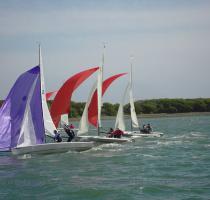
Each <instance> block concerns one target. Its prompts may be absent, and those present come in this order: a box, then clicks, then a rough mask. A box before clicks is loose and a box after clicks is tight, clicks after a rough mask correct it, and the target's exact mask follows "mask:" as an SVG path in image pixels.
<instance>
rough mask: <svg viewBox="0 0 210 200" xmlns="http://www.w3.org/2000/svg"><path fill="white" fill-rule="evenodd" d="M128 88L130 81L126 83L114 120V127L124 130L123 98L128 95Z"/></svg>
mask: <svg viewBox="0 0 210 200" xmlns="http://www.w3.org/2000/svg"><path fill="white" fill-rule="evenodd" d="M129 89H130V83H128V85H127V87H126V89H125V92H124V94H123V97H122V100H121V103H120V106H119V108H118V112H117V117H116V122H115V129H117V128H119V129H120V130H122V131H125V121H124V112H123V106H124V104H125V99H126V97H127V96H128V91H129Z"/></svg>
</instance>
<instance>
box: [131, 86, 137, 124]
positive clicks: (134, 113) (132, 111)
mask: <svg viewBox="0 0 210 200" xmlns="http://www.w3.org/2000/svg"><path fill="white" fill-rule="evenodd" d="M129 97H130V113H131V123H132V127H134V128H139V123H138V119H137V116H136V111H135V106H134V100H133V92H132V89H131V87H130V91H129Z"/></svg>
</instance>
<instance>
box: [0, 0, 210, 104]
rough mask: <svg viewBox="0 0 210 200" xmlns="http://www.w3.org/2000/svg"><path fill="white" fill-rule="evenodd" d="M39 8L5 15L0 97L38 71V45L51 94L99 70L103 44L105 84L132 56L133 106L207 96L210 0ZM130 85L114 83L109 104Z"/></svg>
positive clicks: (0, 34)
mask: <svg viewBox="0 0 210 200" xmlns="http://www.w3.org/2000/svg"><path fill="white" fill-rule="evenodd" d="M12 2H16V1H12ZM20 2H22V1H20ZM37 2H38V3H36V2H35V3H34V2H33V3H32V5H29V4H24V2H23V3H21V4H20V5H18V4H17V3H16V4H15V3H14V4H13V6H11V5H12V3H11V5H10V6H7V5H5V6H2V7H1V8H0V26H1V29H0V44H1V45H0V52H1V54H0V60H1V63H0V65H1V69H2V68H3V69H4V70H3V72H4V73H2V74H1V75H0V80H1V85H5V86H4V88H3V89H2V90H1V93H0V96H4V97H5V95H6V94H7V92H8V90H9V87H10V86H11V85H12V83H13V82H14V80H15V78H16V75H18V74H20V73H21V72H22V71H23V70H25V69H27V66H34V65H36V63H37V50H36V45H37V44H36V42H37V41H41V42H42V44H43V57H44V64H45V76H46V78H45V79H46V84H47V89H48V90H54V89H57V88H58V87H59V86H60V85H61V84H62V82H63V81H64V80H65V79H67V78H68V77H69V76H70V75H73V74H74V73H76V72H78V71H81V70H83V69H85V68H87V67H91V66H96V65H99V64H100V60H101V53H102V42H103V41H106V42H107V48H106V56H105V70H104V71H105V77H108V76H110V75H112V74H116V73H120V72H128V71H129V55H130V54H134V56H135V59H134V72H135V73H134V90H135V91H134V94H135V96H136V99H138V98H155V97H156V98H159V97H182V96H184V97H198V96H209V93H208V92H207V91H208V88H207V85H209V84H210V79H209V78H208V76H207V75H208V74H209V71H210V70H209V67H208V66H209V63H210V58H209V56H208V52H209V51H210V45H209V43H210V24H209V21H210V12H209V8H210V4H209V2H208V1H202V2H205V3H198V1H184V2H185V3H183V1H176V3H168V2H172V1H159V2H160V3H157V1H150V3H147V2H148V1H141V3H139V2H140V1H132V3H129V4H128V3H126V2H127V1H116V2H117V3H116V2H115V3H111V1H108V3H102V4H101V3H96V2H97V1H90V2H91V3H89V4H87V3H86V4H83V3H82V1H79V2H78V3H71V1H62V2H63V3H60V4H59V3H55V2H54V3H53V4H51V3H50V2H51V1H50V2H47V1H45V3H44V4H42V3H40V2H43V1H37ZM120 2H123V3H120ZM173 2H175V1H173ZM186 2H188V3H186ZM195 2H197V3H195ZM11 71H13V74H11V73H10V72H11ZM8 74H9V76H8ZM5 77H6V78H5ZM198 77H200V78H198ZM93 79H94V78H91V79H90V80H89V81H88V82H87V83H86V84H85V85H84V86H82V87H81V88H80V89H79V90H78V92H77V93H75V95H74V99H75V100H83V101H85V100H86V98H87V95H88V92H87V91H88V89H89V87H90V85H91V84H92V82H93V81H94V80H93ZM127 79H128V78H126V77H124V78H122V79H121V80H119V81H117V82H116V83H115V84H114V85H113V87H112V89H111V90H110V95H107V96H106V97H105V100H107V101H114V102H116V101H119V100H120V98H121V95H120V94H119V93H120V91H119V87H120V88H123V87H125V85H126V81H127ZM207 83H208V84H207ZM122 93H123V91H122Z"/></svg>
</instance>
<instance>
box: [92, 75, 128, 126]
mask: <svg viewBox="0 0 210 200" xmlns="http://www.w3.org/2000/svg"><path fill="white" fill-rule="evenodd" d="M125 74H126V73H122V74H116V75H114V76H111V77H109V78H108V79H106V80H105V81H104V82H103V85H102V96H103V95H104V93H105V92H106V90H107V89H108V87H109V86H110V85H111V84H112V82H113V81H114V80H116V79H117V78H119V77H121V76H123V75H125ZM88 121H89V123H90V124H92V125H93V126H95V127H97V124H98V98H97V90H96V91H95V92H94V94H93V97H92V99H91V102H90V105H89V108H88Z"/></svg>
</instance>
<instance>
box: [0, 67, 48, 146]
mask: <svg viewBox="0 0 210 200" xmlns="http://www.w3.org/2000/svg"><path fill="white" fill-rule="evenodd" d="M40 88H41V85H40V67H39V66H37V67H34V68H32V69H31V70H29V71H27V72H25V73H23V74H22V75H21V76H20V77H19V78H18V79H17V80H16V82H15V84H14V85H13V87H12V89H11V90H10V92H9V94H8V96H7V98H6V100H5V101H4V103H3V105H2V107H1V108H0V150H10V149H11V148H13V147H16V146H17V145H18V144H20V143H18V141H20V140H19V139H20V134H23V133H24V134H28V136H27V138H28V139H27V143H35V144H41V143H43V142H44V124H43V115H42V105H41V94H40V91H41V90H40ZM27 127H28V128H27ZM32 127H33V129H32V130H29V129H30V128H32ZM29 131H30V132H29ZM31 134H32V135H31Z"/></svg>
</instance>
